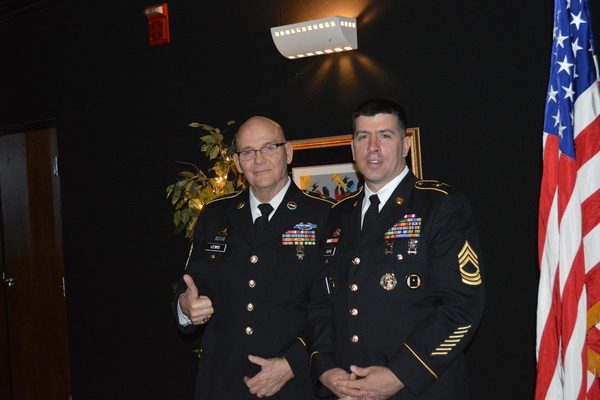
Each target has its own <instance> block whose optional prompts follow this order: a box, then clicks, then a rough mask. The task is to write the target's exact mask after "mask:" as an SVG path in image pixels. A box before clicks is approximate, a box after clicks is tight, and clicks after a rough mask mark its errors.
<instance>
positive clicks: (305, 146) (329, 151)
mask: <svg viewBox="0 0 600 400" xmlns="http://www.w3.org/2000/svg"><path fill="white" fill-rule="evenodd" d="M406 136H407V137H409V138H410V151H409V154H408V157H407V164H408V166H409V168H410V170H411V171H412V173H413V174H414V175H415V176H416V177H417V178H419V179H423V178H424V176H423V166H422V161H421V131H420V129H419V128H418V127H414V128H407V129H406ZM351 142H352V135H351V134H350V135H338V136H325V137H318V138H312V139H300V140H290V143H291V144H292V147H293V148H294V152H295V153H296V152H298V151H299V150H302V153H310V155H309V156H308V157H306V154H302V155H303V157H297V156H296V154H295V155H294V160H299V162H298V161H295V162H294V163H293V164H292V175H293V176H296V175H298V174H304V175H303V176H309V175H308V172H315V173H320V174H321V175H326V174H328V173H329V172H331V173H336V172H332V171H338V170H340V171H341V172H342V173H344V172H347V171H348V168H349V167H348V166H347V164H353V163H352V154H351V152H350V148H349V147H350V143H351ZM341 146H348V147H347V149H342V151H341V152H340V151H336V150H337V149H333V148H335V147H340V148H341ZM311 150H312V151H311ZM313 153H314V154H313ZM330 160H331V161H332V162H331V165H329V169H328V165H326V163H327V162H328V161H330ZM313 162H314V163H316V164H317V165H313V166H312V167H313V168H320V169H318V170H315V171H310V170H302V171H300V170H299V169H300V168H305V167H311V164H312V163H313ZM333 166H336V167H335V168H333ZM295 170H298V171H296V172H295ZM355 170H356V169H355ZM311 176H312V175H311ZM317 176H320V175H317ZM294 182H296V184H298V182H297V181H296V179H295V178H294ZM298 186H299V187H301V185H300V184H298ZM301 188H302V187H301ZM308 190H310V188H308ZM332 198H333V197H332Z"/></svg>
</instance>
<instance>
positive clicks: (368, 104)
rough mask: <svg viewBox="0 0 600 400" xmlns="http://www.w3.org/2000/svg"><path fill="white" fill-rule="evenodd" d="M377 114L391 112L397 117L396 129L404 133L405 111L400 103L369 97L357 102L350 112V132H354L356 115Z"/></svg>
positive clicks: (367, 115)
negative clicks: (369, 98) (359, 102)
mask: <svg viewBox="0 0 600 400" xmlns="http://www.w3.org/2000/svg"><path fill="white" fill-rule="evenodd" d="M377 114H392V115H395V116H396V117H398V130H399V131H400V133H401V134H403V135H406V113H405V112H404V109H403V108H402V107H400V105H398V104H396V103H394V102H393V101H390V100H386V99H371V100H367V101H365V102H363V103H361V104H359V105H358V106H357V107H356V108H355V109H354V112H353V113H352V134H354V133H355V132H356V119H357V118H358V117H374V116H375V115H377Z"/></svg>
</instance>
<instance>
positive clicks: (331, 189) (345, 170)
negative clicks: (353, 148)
mask: <svg viewBox="0 0 600 400" xmlns="http://www.w3.org/2000/svg"><path fill="white" fill-rule="evenodd" d="M292 179H293V180H294V182H295V183H296V185H297V186H298V187H299V188H300V189H302V190H310V191H311V192H316V193H321V194H324V195H326V196H328V197H330V198H332V199H334V200H336V201H339V200H342V199H343V198H344V197H346V196H348V195H349V194H350V193H352V192H355V191H357V190H358V189H359V188H360V186H361V181H362V179H361V177H360V172H358V169H357V168H356V164H354V163H346V164H330V165H315V166H309V167H296V168H292Z"/></svg>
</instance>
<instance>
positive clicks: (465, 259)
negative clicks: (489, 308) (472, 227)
mask: <svg viewBox="0 0 600 400" xmlns="http://www.w3.org/2000/svg"><path fill="white" fill-rule="evenodd" d="M458 268H459V269H460V277H461V278H462V281H463V283H466V284H467V285H473V286H476V285H481V271H480V269H479V259H478V257H477V253H475V250H473V248H472V247H471V245H470V244H469V241H465V245H464V246H463V248H462V250H461V251H460V252H459V253H458Z"/></svg>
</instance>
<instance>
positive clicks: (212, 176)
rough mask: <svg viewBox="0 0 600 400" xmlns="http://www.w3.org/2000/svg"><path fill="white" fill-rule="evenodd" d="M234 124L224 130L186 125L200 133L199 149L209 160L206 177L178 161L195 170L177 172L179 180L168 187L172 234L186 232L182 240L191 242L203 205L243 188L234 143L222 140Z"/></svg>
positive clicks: (203, 125)
mask: <svg viewBox="0 0 600 400" xmlns="http://www.w3.org/2000/svg"><path fill="white" fill-rule="evenodd" d="M234 123H235V121H229V122H227V126H226V127H225V129H223V130H221V129H219V128H215V127H212V126H210V125H206V124H200V123H197V122H192V123H191V124H189V126H190V127H192V128H200V129H201V130H202V131H203V132H202V133H203V135H202V136H201V137H200V145H199V146H198V147H199V148H200V151H201V152H202V153H204V155H205V156H206V157H207V158H208V160H209V166H210V168H209V169H208V172H207V173H205V172H203V171H202V170H201V169H199V168H198V167H197V166H196V165H194V164H192V163H188V162H181V161H177V162H178V163H179V164H183V165H188V166H191V167H193V169H194V170H193V171H181V172H179V174H178V176H179V177H180V179H179V180H177V182H175V183H173V184H171V185H169V186H167V198H170V199H171V204H173V206H174V207H175V212H174V214H173V223H174V224H175V234H181V233H183V232H185V237H186V238H188V239H190V240H191V239H192V238H193V237H194V228H195V227H196V222H197V221H198V215H199V214H200V211H201V210H202V207H204V204H206V203H207V202H209V201H211V200H213V199H214V198H216V197H218V196H221V195H223V194H227V193H232V192H235V191H238V190H242V189H244V188H245V185H246V182H245V180H244V176H243V175H242V174H240V173H239V172H238V170H237V168H236V167H235V163H234V162H233V153H234V151H235V145H234V143H233V139H231V140H230V141H228V142H226V141H225V136H224V135H225V133H226V132H227V128H228V127H229V126H231V125H233V124H234Z"/></svg>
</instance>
